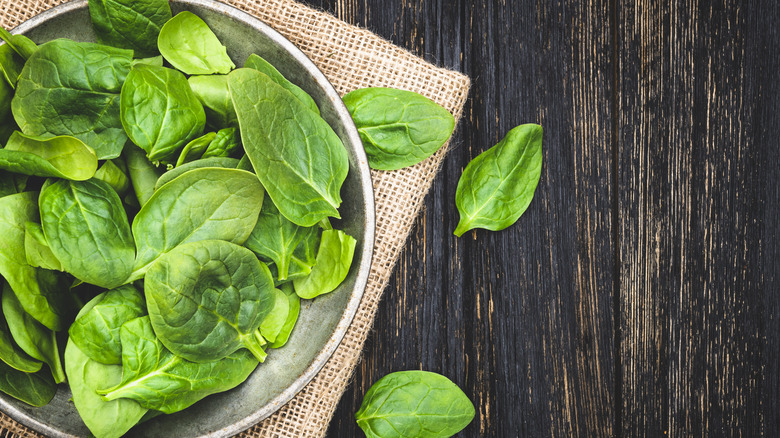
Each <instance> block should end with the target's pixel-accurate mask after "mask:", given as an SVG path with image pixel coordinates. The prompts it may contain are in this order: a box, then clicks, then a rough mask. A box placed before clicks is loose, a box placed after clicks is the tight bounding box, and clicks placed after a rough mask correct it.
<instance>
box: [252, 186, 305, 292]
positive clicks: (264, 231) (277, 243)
mask: <svg viewBox="0 0 780 438" xmlns="http://www.w3.org/2000/svg"><path fill="white" fill-rule="evenodd" d="M308 234H309V229H307V228H304V227H299V226H298V225H295V224H294V223H292V222H290V221H288V220H287V219H286V218H285V217H284V216H282V215H281V213H279V210H277V208H276V206H275V205H274V203H273V201H271V199H270V198H269V197H266V198H265V199H263V208H262V209H261V210H260V217H259V218H258V219H257V225H255V228H254V229H253V230H252V234H250V235H249V238H248V239H247V240H246V242H245V243H244V246H246V247H247V248H249V249H251V250H252V251H254V252H255V253H256V254H257V255H258V256H259V257H260V258H261V260H263V261H265V262H274V264H276V268H277V269H278V275H279V277H278V278H279V280H286V279H287V273H288V271H289V266H290V258H291V257H292V255H293V251H295V248H296V247H297V246H298V244H299V243H301V240H303V238H304V237H306V236H307V235H308Z"/></svg>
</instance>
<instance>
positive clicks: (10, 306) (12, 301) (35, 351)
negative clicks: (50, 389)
mask: <svg viewBox="0 0 780 438" xmlns="http://www.w3.org/2000/svg"><path fill="white" fill-rule="evenodd" d="M2 301H3V315H4V316H5V319H6V321H7V322H8V328H9V330H10V331H11V335H12V336H13V338H14V340H15V341H16V343H17V345H19V348H21V349H22V350H24V352H25V353H27V354H29V355H30V357H32V358H34V359H38V360H40V361H43V362H44V363H45V364H46V365H48V366H49V369H50V370H51V375H52V377H54V383H62V382H64V381H65V371H64V370H63V369H62V361H60V350H59V348H58V347H57V337H56V334H55V333H54V331H53V330H50V329H48V328H46V327H45V326H44V325H43V324H41V323H40V322H38V321H36V320H35V318H33V317H32V316H30V315H29V314H28V313H27V312H25V311H24V309H23V308H22V304H21V303H20V302H19V300H18V299H17V298H16V295H15V294H14V291H12V290H11V288H10V287H9V286H8V285H7V284H6V285H5V287H4V288H3V297H2Z"/></svg>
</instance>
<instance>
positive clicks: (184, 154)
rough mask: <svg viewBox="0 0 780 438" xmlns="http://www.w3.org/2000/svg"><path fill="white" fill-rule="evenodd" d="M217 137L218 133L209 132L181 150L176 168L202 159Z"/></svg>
mask: <svg viewBox="0 0 780 438" xmlns="http://www.w3.org/2000/svg"><path fill="white" fill-rule="evenodd" d="M216 136H217V133H216V132H209V133H208V134H204V135H202V136H200V137H198V138H196V139H194V140H192V141H191V142H189V143H187V144H186V145H185V146H184V149H182V150H181V153H180V154H179V159H178V160H176V167H179V166H181V165H182V164H184V163H189V162H191V161H195V160H198V159H200V158H201V157H202V156H203V153H204V152H206V149H207V148H208V147H209V144H210V143H211V141H212V140H214V137H216Z"/></svg>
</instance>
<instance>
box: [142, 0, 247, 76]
mask: <svg viewBox="0 0 780 438" xmlns="http://www.w3.org/2000/svg"><path fill="white" fill-rule="evenodd" d="M157 46H158V47H159V49H160V53H162V56H163V57H164V58H165V60H166V61H168V62H170V63H171V65H173V66H174V67H176V68H177V69H179V70H181V71H183V72H184V73H186V74H188V75H210V74H214V73H221V74H227V73H228V72H230V70H232V69H234V68H235V67H236V65H235V64H233V61H231V60H230V57H229V56H228V54H227V48H226V47H225V46H223V45H222V43H220V42H219V39H218V38H217V36H216V35H214V32H212V31H211V29H209V26H208V25H207V24H206V22H204V21H203V20H202V19H201V18H200V17H198V16H197V15H195V14H193V13H192V12H188V11H184V12H180V13H179V14H177V15H176V16H175V17H173V18H171V19H170V20H169V21H168V22H167V23H165V26H163V28H162V30H161V31H160V36H159V38H157Z"/></svg>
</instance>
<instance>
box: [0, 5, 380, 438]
mask: <svg viewBox="0 0 780 438" xmlns="http://www.w3.org/2000/svg"><path fill="white" fill-rule="evenodd" d="M170 3H180V4H185V5H195V6H199V7H203V8H206V9H210V10H213V11H215V12H219V13H222V14H224V15H227V16H228V17H230V18H231V19H233V20H235V21H239V22H242V23H244V24H246V25H248V26H250V27H252V28H255V29H257V30H258V31H259V32H261V33H263V34H265V36H267V37H268V38H270V39H271V40H272V41H273V42H274V43H276V44H278V45H279V46H280V47H281V48H283V49H284V50H285V51H286V52H287V53H289V54H290V55H291V56H292V57H293V58H294V59H295V60H296V61H297V62H298V63H299V64H300V65H301V66H302V67H303V68H304V69H305V70H306V71H307V72H308V73H309V74H310V75H311V77H312V78H313V79H314V81H315V83H316V84H317V86H318V87H320V88H321V89H322V90H323V91H324V92H325V94H326V96H327V98H328V99H329V100H331V102H332V103H333V105H334V107H335V109H336V111H335V113H336V115H337V116H338V119H339V120H340V121H341V122H342V123H343V124H344V125H345V126H344V128H345V133H346V137H347V142H348V143H350V144H349V145H347V144H345V147H348V148H351V149H352V150H353V152H354V154H355V157H356V158H357V160H356V163H355V164H356V166H355V167H356V170H357V175H356V176H357V178H359V182H360V185H361V188H362V190H363V192H364V193H365V194H366V196H365V198H364V200H363V202H362V204H363V207H364V209H365V221H364V224H363V229H364V236H363V248H362V252H361V254H360V264H359V265H358V266H357V269H358V271H357V274H356V279H355V285H354V287H353V288H352V294H351V297H350V299H349V301H348V302H347V306H346V307H345V309H344V312H343V313H342V315H341V318H340V320H339V322H338V324H337V325H336V327H335V329H334V331H333V333H332V334H331V336H330V338H329V339H328V340H327V342H326V343H325V347H324V348H323V349H322V350H320V352H319V353H318V354H317V355H316V356H315V358H314V360H313V361H312V363H311V364H310V365H309V367H308V368H307V369H306V370H305V371H304V372H303V373H302V374H301V375H299V376H298V378H296V379H295V381H294V382H293V383H292V384H291V385H290V386H289V387H287V388H286V389H285V390H284V391H282V392H281V393H280V394H279V395H277V396H276V397H274V398H273V399H271V400H270V401H269V402H268V403H266V404H265V405H264V406H263V407H261V408H260V409H258V410H257V411H255V412H253V413H252V414H250V415H248V416H247V417H245V418H243V419H242V420H240V421H237V422H236V423H233V424H232V425H230V426H227V427H224V428H222V429H219V430H214V431H211V432H208V433H206V434H204V435H201V437H208V438H217V437H227V436H232V435H235V434H237V433H240V432H242V431H244V430H247V429H249V428H250V427H252V426H254V425H256V424H257V423H259V422H260V421H262V420H264V419H266V418H268V417H269V416H271V415H272V414H273V413H275V412H276V411H278V410H279V409H281V408H282V407H283V406H284V405H285V404H287V403H288V402H289V401H290V400H292V399H293V397H295V395H297V394H298V393H299V392H300V391H302V390H303V389H304V388H305V387H306V386H307V385H308V384H309V383H310V382H311V381H312V380H313V379H314V377H315V376H316V375H317V374H318V373H319V372H320V371H321V370H322V368H323V367H324V366H325V364H326V363H327V362H328V360H329V359H330V358H331V356H332V355H333V353H334V352H335V351H336V349H337V348H338V346H339V345H341V342H342V340H343V339H344V336H345V335H346V333H347V330H348V329H349V327H350V325H351V324H352V321H353V320H354V318H355V315H356V314H357V311H358V309H359V307H360V302H361V300H362V298H363V294H364V292H365V289H366V285H367V284H368V277H369V274H370V271H371V262H372V258H373V250H374V238H375V229H376V211H375V200H374V188H373V183H372V180H371V171H370V170H369V166H368V159H367V157H366V154H365V150H364V149H363V146H362V141H361V139H360V135H359V134H358V131H357V128H356V127H355V124H354V122H353V120H352V116H351V115H350V113H349V111H348V110H347V107H346V106H345V105H344V103H343V101H342V100H341V96H340V95H339V94H338V92H337V91H336V89H335V87H334V86H333V84H331V83H330V81H329V80H328V79H327V77H326V76H325V74H324V73H323V72H322V71H321V70H320V69H319V68H318V67H317V66H316V65H315V64H314V62H313V61H312V60H311V59H310V58H309V57H307V56H306V54H304V53H303V51H301V49H299V48H298V47H297V46H295V45H294V44H293V43H292V42H290V40H288V39H287V38H285V37H284V36H282V35H281V34H280V33H279V32H278V31H276V30H275V29H273V28H272V27H271V26H269V25H268V24H266V23H265V22H263V21H262V20H261V19H260V18H257V17H255V16H253V15H251V14H249V13H247V12H244V11H242V10H240V9H238V8H236V7H234V6H231V5H228V4H225V3H222V2H220V1H217V0H170ZM81 8H88V0H72V1H69V2H66V3H63V4H60V5H58V6H55V7H53V8H51V9H48V10H46V11H44V12H41V13H40V14H37V15H35V16H33V17H32V18H30V19H28V20H26V21H24V22H23V23H21V24H19V25H18V26H17V27H15V28H14V29H12V30H11V31H10V33H11V34H24V33H26V32H28V31H30V30H31V29H33V28H35V27H37V26H40V25H41V24H43V23H44V22H46V21H48V20H51V19H53V18H55V17H58V16H60V15H63V14H67V13H70V12H73V11H75V10H78V9H81ZM0 410H2V412H4V413H5V414H7V415H9V416H10V417H11V418H12V419H14V420H15V421H18V422H20V423H21V424H23V425H25V426H28V427H30V428H32V429H34V430H37V431H38V432H41V433H45V434H47V435H51V436H58V437H70V436H71V435H69V434H66V433H63V432H62V431H60V430H56V429H54V428H52V427H51V426H49V425H47V424H44V423H42V422H40V421H38V420H36V419H35V418H33V417H30V416H28V415H27V413H25V412H23V411H21V410H19V409H17V408H15V407H14V406H12V405H10V404H9V403H7V402H6V401H5V400H3V399H2V398H0Z"/></svg>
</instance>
